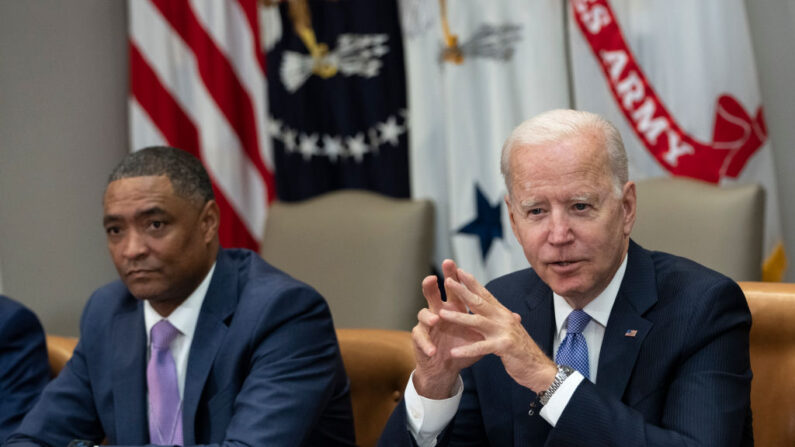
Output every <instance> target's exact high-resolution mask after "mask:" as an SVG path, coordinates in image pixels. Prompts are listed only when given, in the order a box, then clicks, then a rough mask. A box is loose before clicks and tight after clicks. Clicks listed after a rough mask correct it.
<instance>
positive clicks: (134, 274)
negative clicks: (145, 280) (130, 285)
mask: <svg viewBox="0 0 795 447" xmlns="http://www.w3.org/2000/svg"><path fill="white" fill-rule="evenodd" d="M154 272H155V271H154V270H149V269H135V270H128V271H127V277H128V278H138V277H142V276H147V275H150V274H152V273H154Z"/></svg>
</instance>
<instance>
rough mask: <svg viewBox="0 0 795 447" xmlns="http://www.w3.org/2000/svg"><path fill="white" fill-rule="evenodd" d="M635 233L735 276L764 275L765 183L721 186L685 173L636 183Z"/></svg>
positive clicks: (648, 243)
mask: <svg viewBox="0 0 795 447" xmlns="http://www.w3.org/2000/svg"><path fill="white" fill-rule="evenodd" d="M636 185H637V195H638V213H637V220H636V222H635V227H634V228H633V230H632V238H633V239H634V240H635V241H636V242H638V243H639V244H640V245H642V246H643V247H645V248H647V249H650V250H661V251H666V252H669V253H673V254H675V255H679V256H684V257H686V258H690V259H692V260H694V261H696V262H699V263H701V264H704V265H706V266H707V267H709V268H711V269H713V270H717V271H719V272H721V273H723V274H724V275H726V276H729V277H731V278H733V279H734V280H736V281H758V280H760V279H761V278H762V252H763V239H762V236H763V231H764V215H765V213H764V209H765V195H764V190H763V189H762V187H761V186H759V185H755V184H751V185H741V186H722V187H721V186H716V185H713V184H710V183H706V182H702V181H697V180H692V179H686V178H681V177H664V178H654V179H645V180H640V181H637V182H636Z"/></svg>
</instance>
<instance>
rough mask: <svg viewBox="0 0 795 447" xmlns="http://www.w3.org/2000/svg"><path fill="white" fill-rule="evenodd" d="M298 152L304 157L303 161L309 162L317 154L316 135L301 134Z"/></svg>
mask: <svg viewBox="0 0 795 447" xmlns="http://www.w3.org/2000/svg"><path fill="white" fill-rule="evenodd" d="M299 139H300V140H301V142H300V143H299V144H298V150H299V151H300V152H301V153H302V154H303V155H304V160H309V159H310V158H312V156H313V155H315V153H316V152H317V134H312V135H307V134H301V137H300V138H299Z"/></svg>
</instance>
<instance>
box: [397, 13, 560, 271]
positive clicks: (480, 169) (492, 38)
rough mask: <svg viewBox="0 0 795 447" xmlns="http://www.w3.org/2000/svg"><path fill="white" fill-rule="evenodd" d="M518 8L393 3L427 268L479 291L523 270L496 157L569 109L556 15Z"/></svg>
mask: <svg viewBox="0 0 795 447" xmlns="http://www.w3.org/2000/svg"><path fill="white" fill-rule="evenodd" d="M566 3H567V2H553V1H547V2H529V1H526V0H500V1H482V0H456V1H454V2H453V1H448V2H446V7H445V8H441V7H440V2H436V1H424V0H400V6H401V8H400V11H401V20H400V24H401V26H402V28H403V48H404V49H405V52H406V66H407V70H408V74H407V85H408V96H409V99H408V104H409V105H410V106H411V109H410V113H409V119H410V121H411V123H410V128H411V133H410V134H409V135H408V136H409V140H410V142H409V146H410V148H409V150H410V151H411V154H410V157H409V163H410V172H411V193H412V196H413V197H415V198H423V199H424V198H428V199H431V200H433V202H434V206H435V215H436V221H435V225H436V247H435V250H434V251H435V258H436V259H435V264H436V265H439V264H440V263H441V261H442V260H443V259H445V258H452V259H454V260H455V261H456V262H457V263H458V265H459V266H460V267H461V268H463V269H464V270H467V271H469V272H470V273H472V274H473V275H475V277H476V278H477V279H478V280H480V281H483V282H486V281H488V280H490V279H493V278H496V277H498V276H500V275H504V274H506V273H509V272H512V271H515V270H518V269H522V268H526V267H527V266H528V261H527V258H526V257H525V256H524V252H523V251H522V247H521V246H520V245H519V243H518V242H517V240H516V238H515V237H514V235H513V231H512V229H511V223H510V216H509V213H508V209H507V208H506V205H505V200H504V198H505V194H506V193H507V189H506V187H505V183H504V182H503V179H502V176H501V175H500V150H501V147H502V144H503V142H504V141H505V139H506V138H507V137H508V135H509V134H510V133H511V131H512V129H513V128H514V127H516V126H517V125H518V124H519V123H521V122H522V121H524V120H525V119H527V118H529V117H531V116H533V115H535V114H537V113H540V112H543V111H545V110H549V109H555V108H565V107H568V105H569V96H568V85H567V72H566V69H567V68H566V59H565V58H563V57H561V55H562V54H565V52H566V51H565V39H564V37H565V26H564V25H565V23H564V20H563V19H564V17H565V15H564V8H565V7H566Z"/></svg>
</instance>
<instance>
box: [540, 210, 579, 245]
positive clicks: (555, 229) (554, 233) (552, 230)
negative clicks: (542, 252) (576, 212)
mask: <svg viewBox="0 0 795 447" xmlns="http://www.w3.org/2000/svg"><path fill="white" fill-rule="evenodd" d="M548 223H549V230H548V233H547V240H548V242H549V243H550V244H552V245H564V244H568V243H570V242H572V241H573V240H574V233H573V231H572V229H571V225H570V222H569V218H568V216H566V213H563V212H557V211H554V210H553V211H552V213H551V215H550V218H549V220H548Z"/></svg>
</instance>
